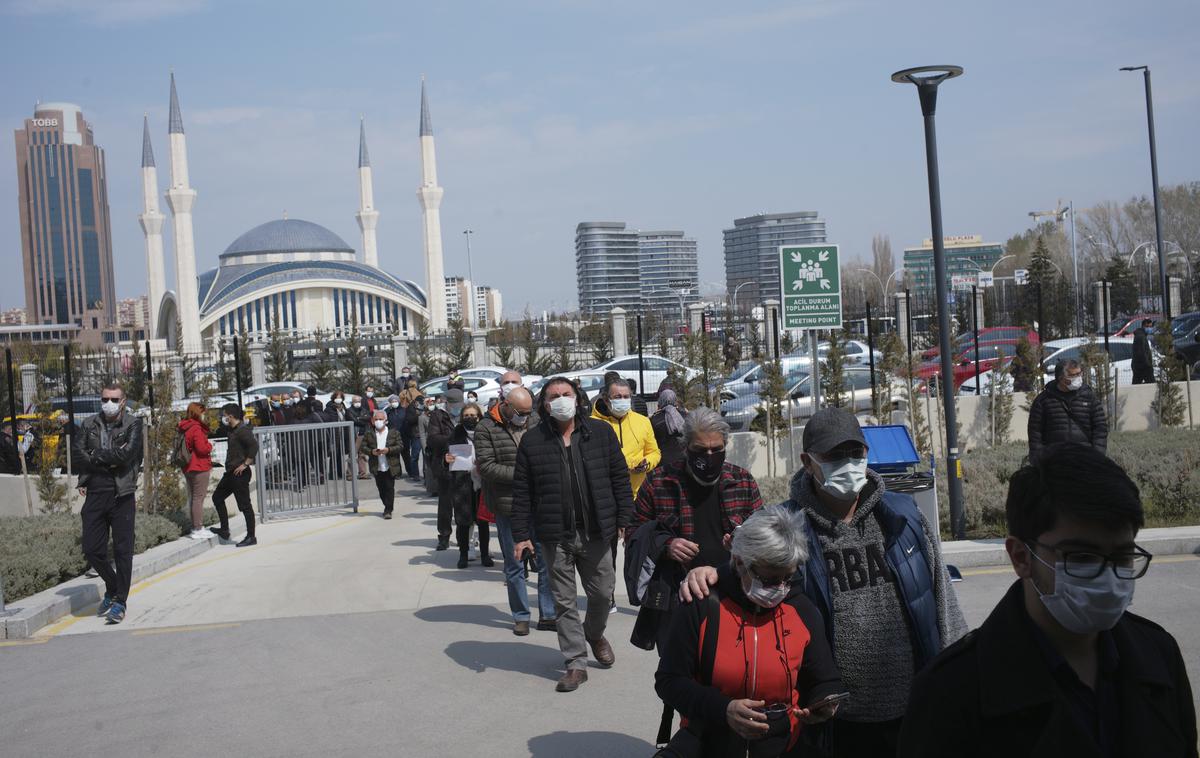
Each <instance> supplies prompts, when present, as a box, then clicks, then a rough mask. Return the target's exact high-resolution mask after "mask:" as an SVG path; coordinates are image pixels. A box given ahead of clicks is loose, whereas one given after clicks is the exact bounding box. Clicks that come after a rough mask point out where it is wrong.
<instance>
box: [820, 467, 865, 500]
mask: <svg viewBox="0 0 1200 758" xmlns="http://www.w3.org/2000/svg"><path fill="white" fill-rule="evenodd" d="M813 460H814V461H816V463H817V465H818V466H820V467H821V479H822V480H823V481H822V483H821V489H822V490H824V491H825V492H827V493H829V494H830V495H833V496H834V497H836V498H838V499H840V500H853V499H854V498H855V497H857V496H858V493H859V492H861V491H862V488H863V487H864V486H866V483H867V459H866V458H843V459H842V460H840V461H830V462H828V463H826V462H824V461H818V460H817V459H816V458H813Z"/></svg>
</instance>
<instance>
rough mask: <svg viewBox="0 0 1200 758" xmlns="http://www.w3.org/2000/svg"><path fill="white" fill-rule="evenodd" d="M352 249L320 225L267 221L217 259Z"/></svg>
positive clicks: (295, 221) (298, 221) (235, 242)
mask: <svg viewBox="0 0 1200 758" xmlns="http://www.w3.org/2000/svg"><path fill="white" fill-rule="evenodd" d="M353 252H354V248H352V247H350V246H349V245H347V244H346V240H344V239H342V238H341V237H339V236H337V235H336V234H334V233H333V232H331V231H329V230H328V229H326V228H325V227H323V226H321V225H320V224H314V223H312V222H311V221H304V220H302V219H298V218H285V219H278V220H276V221H268V222H267V223H265V224H261V225H259V226H256V227H254V228H253V229H251V230H250V231H248V232H246V233H245V234H243V235H242V236H240V237H238V238H237V239H235V240H234V241H233V244H231V245H230V246H229V247H227V248H225V252H224V253H222V255H221V257H222V258H224V257H225V256H227V255H244V254H247V253H353Z"/></svg>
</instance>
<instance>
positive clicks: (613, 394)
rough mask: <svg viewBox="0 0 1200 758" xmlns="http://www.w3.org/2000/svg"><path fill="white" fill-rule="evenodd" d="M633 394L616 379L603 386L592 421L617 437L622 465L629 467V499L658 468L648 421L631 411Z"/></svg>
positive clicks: (655, 449) (625, 383)
mask: <svg viewBox="0 0 1200 758" xmlns="http://www.w3.org/2000/svg"><path fill="white" fill-rule="evenodd" d="M632 404H633V392H632V391H631V390H630V389H629V383H628V382H626V381H625V380H624V379H621V378H620V377H619V376H618V377H615V378H612V379H609V380H608V381H607V382H606V383H605V387H604V393H603V394H602V395H601V396H600V397H598V398H597V399H596V404H595V406H594V407H593V408H592V418H596V419H600V420H601V421H607V422H608V423H609V425H611V426H612V428H613V431H614V432H616V434H617V440H618V441H619V442H620V443H621V452H623V453H624V454H625V464H626V465H627V466H628V467H629V481H630V484H632V485H633V496H634V497H637V493H638V490H639V489H640V488H641V486H642V482H644V481H645V480H646V473H647V472H649V471H650V469H652V468H654V467H655V466H657V465H658V462H659V460H661V459H662V453H660V452H659V450H658V442H656V441H655V439H654V429H653V427H651V426H650V419H648V418H646V417H645V416H643V415H642V414H640V413H638V412H637V411H635V410H633V408H632Z"/></svg>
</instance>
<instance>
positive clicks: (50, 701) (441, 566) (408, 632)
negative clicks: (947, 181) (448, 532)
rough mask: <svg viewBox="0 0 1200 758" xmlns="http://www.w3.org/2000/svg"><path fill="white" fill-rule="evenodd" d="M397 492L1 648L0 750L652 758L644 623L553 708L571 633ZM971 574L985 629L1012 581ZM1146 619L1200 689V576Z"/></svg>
mask: <svg viewBox="0 0 1200 758" xmlns="http://www.w3.org/2000/svg"><path fill="white" fill-rule="evenodd" d="M400 490H401V492H402V493H403V494H402V496H399V497H397V505H396V507H397V517H396V518H395V519H393V520H391V521H383V520H382V519H380V518H379V511H380V507H379V504H378V502H377V501H376V502H371V501H367V502H365V503H364V506H363V508H362V512H361V513H360V514H359V515H357V516H355V515H331V516H324V517H321V518H313V519H305V520H297V521H288V522H272V523H269V524H266V525H264V526H261V527H260V528H259V540H260V544H259V545H258V546H257V547H255V548H247V549H240V550H239V549H236V548H233V547H232V546H231V545H230V546H225V545H223V546H220V547H218V548H215V549H213V550H211V551H209V552H207V553H206V554H205V555H203V556H201V557H199V558H196V559H193V560H192V561H189V562H187V563H184V564H181V565H180V566H178V567H176V568H174V569H172V570H170V571H168V572H166V573H164V574H160V575H158V576H156V577H153V578H151V579H149V580H147V581H145V582H142V583H139V584H138V585H136V586H135V591H134V594H133V595H132V596H131V598H130V605H129V615H128V617H127V619H126V621H125V623H124V624H121V625H120V626H117V627H105V626H104V625H103V624H102V623H101V622H100V621H98V620H97V619H95V618H92V617H90V616H88V615H80V616H79V617H72V618H68V619H65V620H64V621H62V622H60V623H59V624H56V625H52V626H50V627H48V628H46V629H44V630H42V633H41V635H40V636H38V637H36V638H35V639H32V640H28V641H18V642H16V643H8V644H6V643H0V753H3V754H4V755H5V756H10V755H11V756H15V757H19V756H56V755H75V754H80V753H84V752H86V753H88V754H91V755H99V756H108V755H113V756H116V755H121V756H135V757H136V756H151V755H155V756H158V755H171V756H193V755H195V756H209V755H211V754H212V753H213V752H220V751H237V752H238V753H240V754H243V755H248V756H308V755H314V756H315V755H322V756H328V755H360V756H375V755H379V756H383V755H388V756H394V755H397V754H399V755H487V756H494V757H496V758H504V757H506V756H535V757H537V758H549V757H550V756H554V757H556V758H557V757H559V756H571V757H572V758H586V757H587V756H624V755H649V754H650V753H651V752H652V746H651V740H652V739H653V735H654V732H655V729H656V726H657V719H658V713H659V711H660V706H659V704H658V701H657V698H656V697H655V695H654V691H653V671H654V667H655V665H656V660H657V659H656V656H655V654H654V653H652V652H645V651H641V650H637V649H635V648H633V647H632V646H631V645H629V644H628V639H629V634H630V631H631V629H632V625H633V620H634V614H633V612H632V610H630V609H629V608H628V607H627V605H626V607H625V608H623V609H622V610H621V612H619V613H617V614H615V615H613V616H610V627H609V634H608V637H609V639H610V640H611V641H612V642H613V645H614V648H615V650H616V654H617V664H616V666H615V667H614V668H613V669H612V670H608V671H605V670H601V669H598V668H595V667H593V668H592V669H591V670H590V673H591V679H590V681H589V682H588V683H587V684H585V685H584V686H583V687H582V688H581V689H580V690H579V691H578V692H575V693H571V694H559V693H556V692H554V690H553V686H554V681H555V679H556V678H557V677H558V676H559V673H560V671H561V665H562V658H561V655H560V654H559V653H558V649H557V639H556V637H555V635H554V634H552V633H547V632H537V631H534V632H533V633H532V634H531V635H530V636H529V637H524V638H518V637H514V636H513V635H512V634H511V632H510V620H509V614H508V609H507V602H506V599H505V591H504V585H503V583H502V580H501V570H500V568H499V566H497V567H496V568H494V569H482V568H479V567H478V565H477V564H474V563H473V564H472V566H471V568H469V569H466V570H462V571H460V570H458V569H456V568H454V563H455V561H456V559H457V552H456V551H455V550H454V549H451V550H449V551H445V552H434V551H433V547H434V543H435V539H436V538H435V533H434V524H435V521H434V519H435V511H436V504H435V502H434V501H433V500H432V499H429V498H423V497H419V496H417V495H418V493H417V490H416V488H415V487H413V486H412V485H409V484H407V483H405V484H401V485H400ZM235 531H236V522H235ZM498 549H499V548H498V545H497V544H496V541H495V539H493V548H492V552H493V555H497V554H498ZM964 573H965V574H966V581H964V582H963V583H960V584H956V585H955V588H956V590H957V591H958V594H959V597H960V600H961V602H962V604H963V607H964V610H965V612H966V614H967V618H968V621H969V622H971V623H972V625H976V624H978V623H979V622H980V621H982V619H983V618H984V617H985V616H986V614H987V612H988V611H989V610H990V609H991V607H992V606H993V605H994V604H995V602H996V600H997V599H998V598H999V597H1000V595H1002V594H1003V592H1004V590H1005V589H1006V588H1007V587H1008V585H1009V584H1010V583H1011V581H1012V574H1011V570H1010V569H1007V568H1003V567H997V568H974V569H968V570H966V571H964ZM531 590H532V588H531ZM623 595H624V593H623V592H622V591H618V600H619V601H621V602H622V603H625V599H624V597H623ZM1134 610H1136V611H1137V612H1140V613H1143V614H1144V615H1147V616H1149V617H1151V618H1153V619H1155V620H1156V621H1159V622H1160V623H1162V624H1163V625H1164V626H1165V627H1166V628H1167V629H1168V630H1169V631H1171V632H1173V633H1174V634H1175V635H1176V636H1177V638H1178V639H1179V640H1180V642H1181V645H1182V646H1183V648H1184V655H1185V658H1186V659H1187V665H1188V667H1189V673H1190V674H1191V677H1192V680H1193V682H1196V683H1200V560H1197V559H1196V558H1195V557H1193V556H1170V557H1164V558H1161V559H1158V560H1156V561H1155V565H1154V566H1153V567H1152V569H1151V573H1150V574H1149V575H1148V576H1147V577H1146V578H1145V579H1143V580H1141V581H1140V582H1139V589H1138V596H1137V601H1136V604H1135V607H1134ZM1197 689H1198V690H1200V687H1198V688H1197Z"/></svg>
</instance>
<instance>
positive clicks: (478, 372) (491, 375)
mask: <svg viewBox="0 0 1200 758" xmlns="http://www.w3.org/2000/svg"><path fill="white" fill-rule="evenodd" d="M506 371H508V369H506V368H504V367H503V366H478V367H476V368H468V369H463V370H462V371H459V372H458V375H459V376H461V377H463V378H464V379H465V378H466V377H468V376H481V377H483V378H485V379H495V380H496V381H497V382H498V381H500V377H501V376H503V375H504V373H505V372H506ZM541 378H542V375H541V374H530V375H529V376H525V375H524V374H522V375H521V384H522V385H524V386H525V387H527V388H528V387H532V386H533V383H534V382H536V381H538V380H539V379H541Z"/></svg>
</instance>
